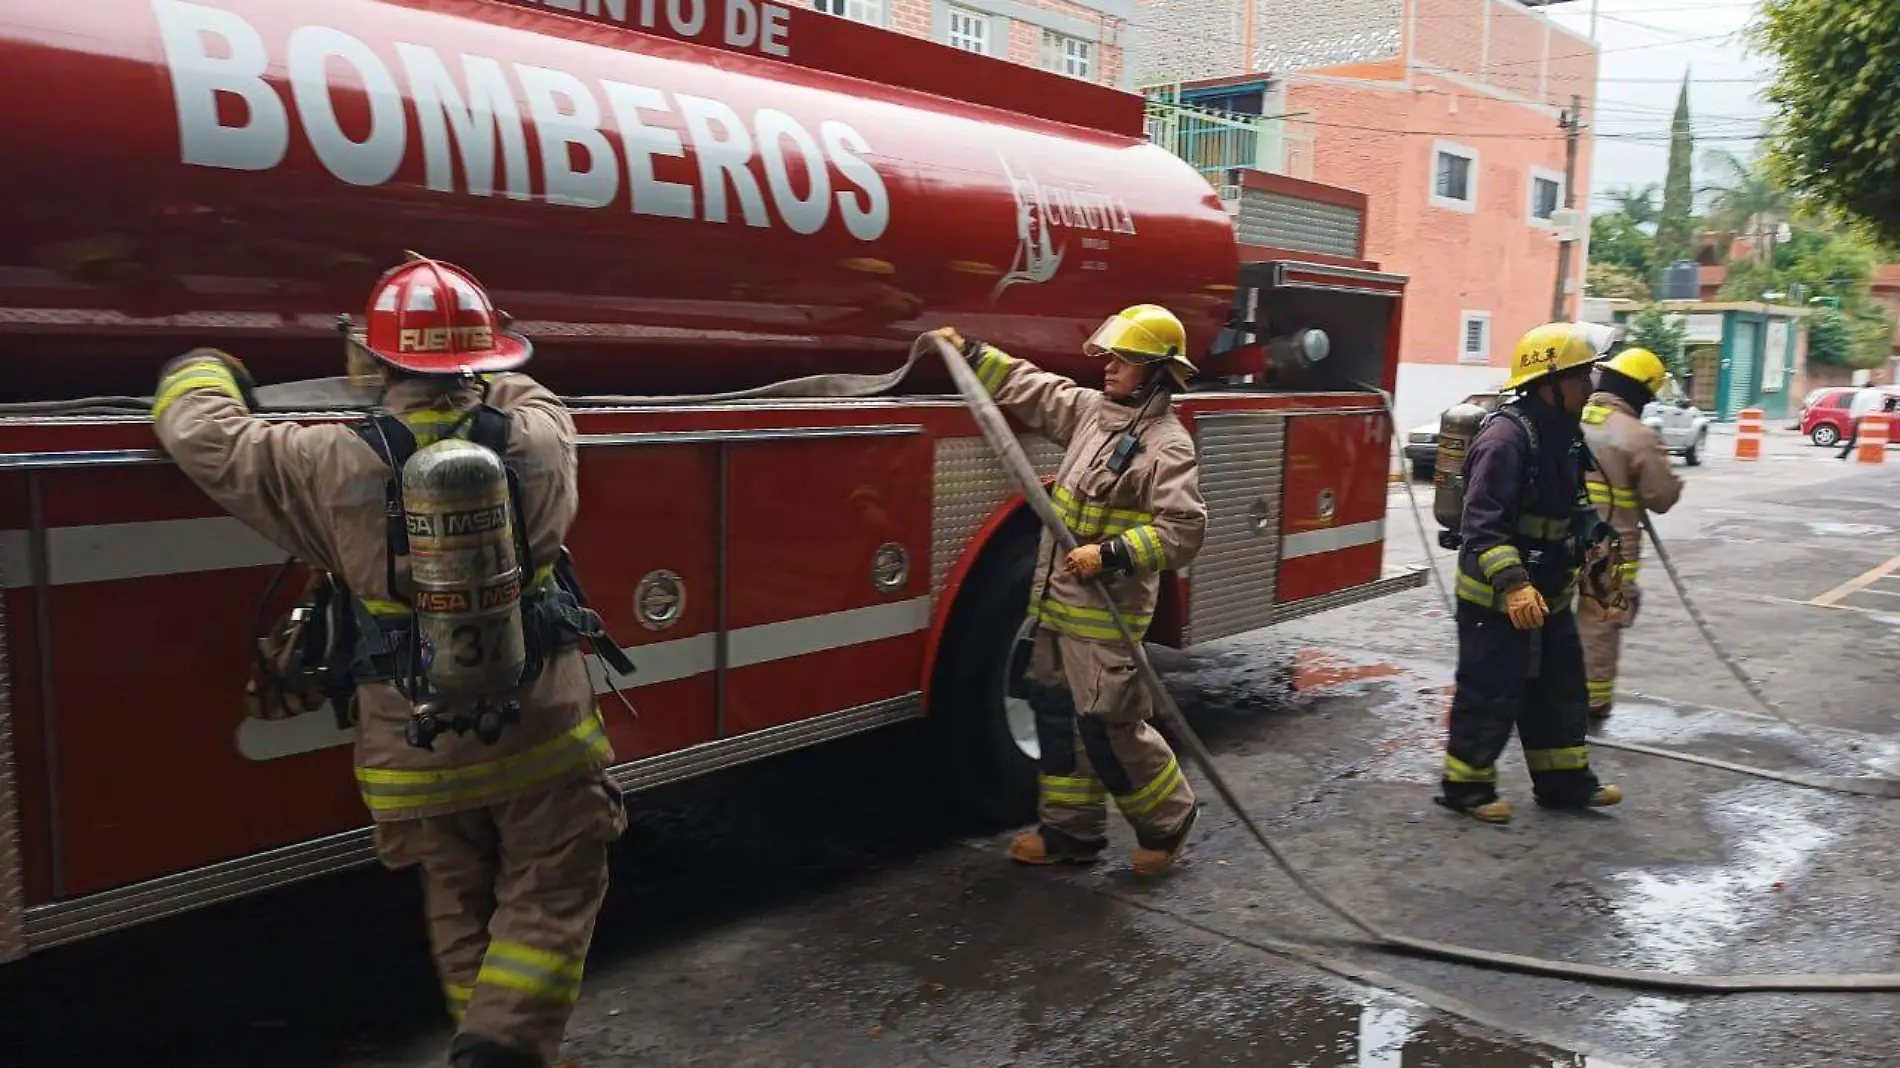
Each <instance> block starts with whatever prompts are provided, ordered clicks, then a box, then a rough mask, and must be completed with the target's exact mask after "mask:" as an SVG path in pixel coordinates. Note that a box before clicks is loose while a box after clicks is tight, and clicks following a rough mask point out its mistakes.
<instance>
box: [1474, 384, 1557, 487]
mask: <svg viewBox="0 0 1900 1068" xmlns="http://www.w3.org/2000/svg"><path fill="white" fill-rule="evenodd" d="M1499 418H1502V419H1508V420H1510V421H1511V422H1513V423H1516V424H1517V426H1518V427H1519V429H1521V430H1523V431H1524V436H1525V437H1526V438H1527V439H1529V441H1530V453H1529V455H1527V456H1526V457H1525V464H1524V466H1525V469H1526V470H1527V471H1528V472H1529V476H1528V477H1527V478H1525V479H1524V493H1523V495H1522V496H1521V497H1520V498H1519V500H1520V501H1521V502H1524V503H1532V502H1535V501H1536V500H1537V499H1538V495H1537V491H1538V487H1539V484H1540V483H1541V482H1542V480H1543V464H1542V463H1540V462H1539V456H1538V453H1539V450H1540V448H1541V446H1542V442H1541V441H1539V440H1538V437H1537V427H1536V425H1535V424H1533V423H1532V422H1531V419H1530V417H1529V416H1527V415H1525V414H1524V413H1523V412H1520V411H1518V410H1517V408H1515V407H1514V406H1512V405H1509V404H1500V405H1498V407H1497V410H1496V411H1493V412H1492V413H1491V414H1490V415H1489V416H1486V417H1485V422H1487V423H1488V422H1490V421H1491V420H1492V419H1499ZM1479 429H1480V430H1482V429H1483V426H1482V425H1481V426H1480V427H1479Z"/></svg>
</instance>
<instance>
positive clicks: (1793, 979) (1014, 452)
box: [913, 334, 1900, 994]
mask: <svg viewBox="0 0 1900 1068" xmlns="http://www.w3.org/2000/svg"><path fill="white" fill-rule="evenodd" d="M926 345H934V346H935V347H936V349H937V353H938V355H939V356H941V357H942V359H943V362H944V364H945V366H946V367H947V368H948V369H949V372H950V376H951V378H952V379H953V380H954V381H955V382H956V385H957V390H958V392H959V393H961V394H962V396H963V400H964V403H965V404H966V405H967V406H968V407H969V410H970V413H971V415H972V416H973V417H974V418H975V420H976V423H977V426H978V427H979V428H980V429H981V430H982V432H983V438H984V440H985V441H987V442H988V443H989V446H990V450H991V452H992V453H994V454H995V456H996V458H997V460H998V461H999V462H1001V463H1002V465H1003V468H1004V470H1005V471H1006V472H1007V473H1008V475H1009V476H1010V478H1011V480H1012V481H1013V482H1014V483H1015V485H1016V487H1017V489H1018V490H1020V491H1021V493H1022V495H1023V500H1024V501H1025V502H1027V503H1028V504H1029V506H1030V508H1031V509H1032V510H1034V511H1035V513H1036V516H1037V518H1038V519H1040V520H1041V521H1042V524H1043V526H1044V527H1045V528H1047V529H1048V531H1049V532H1050V534H1051V536H1053V537H1054V538H1055V539H1056V543H1057V546H1058V551H1060V552H1064V553H1066V552H1068V551H1070V550H1073V549H1074V548H1075V547H1076V546H1077V544H1078V543H1077V541H1076V539H1075V535H1074V534H1073V533H1071V532H1070V530H1069V529H1068V527H1067V526H1066V525H1065V524H1064V523H1063V522H1062V518H1061V517H1060V516H1059V515H1057V513H1056V510H1055V506H1054V505H1053V504H1052V503H1051V502H1050V500H1049V495H1048V493H1047V492H1046V491H1044V490H1043V488H1042V480H1041V479H1039V478H1037V477H1036V472H1035V469H1034V468H1033V467H1032V466H1031V465H1030V463H1029V458H1028V457H1027V456H1025V455H1024V454H1023V450H1022V445H1021V443H1020V442H1018V441H1017V440H1016V435H1015V434H1014V433H1012V432H1011V431H1010V429H1009V425H1008V423H1007V422H1005V420H1004V418H1003V414H1002V412H1000V411H999V410H997V407H996V403H995V401H994V400H992V399H991V398H990V395H989V392H988V390H986V389H984V387H983V385H982V383H980V382H978V381H977V378H976V374H975V372H974V371H973V370H971V368H970V366H969V363H968V361H966V360H965V359H964V358H963V356H962V354H960V353H959V352H957V350H956V349H955V348H953V347H952V346H951V345H950V344H949V343H948V342H946V341H944V340H943V338H941V337H939V336H937V335H933V334H926V335H923V336H921V337H919V338H918V340H917V348H916V349H913V355H915V354H916V353H917V352H919V351H921V350H922V348H923V346H926ZM1379 393H1380V396H1381V398H1382V399H1384V400H1385V404H1386V415H1387V418H1388V419H1390V417H1391V401H1390V398H1387V397H1386V396H1385V394H1384V393H1383V391H1379ZM1408 490H1409V487H1408ZM1427 559H1428V560H1429V559H1430V557H1429V555H1428V556H1427ZM1672 574H1673V572H1672ZM1092 582H1093V586H1094V588H1095V590H1096V592H1097V593H1098V594H1100V596H1101V598H1102V602H1103V603H1104V604H1105V605H1107V606H1108V612H1109V614H1110V616H1111V617H1112V618H1113V619H1114V621H1115V629H1116V631H1117V632H1118V633H1119V634H1120V635H1121V640H1122V644H1123V645H1125V646H1126V647H1127V649H1128V652H1129V655H1130V656H1131V657H1132V658H1133V659H1134V663H1135V669H1136V672H1137V673H1138V674H1139V675H1140V676H1141V681H1142V685H1143V686H1144V687H1146V688H1147V690H1148V692H1149V694H1150V695H1151V696H1152V697H1153V698H1154V701H1155V707H1156V708H1157V709H1158V710H1159V711H1160V714H1161V719H1162V721H1163V722H1164V723H1165V724H1167V726H1168V727H1169V729H1170V730H1171V731H1172V732H1173V733H1174V735H1175V736H1176V737H1177V738H1178V739H1179V740H1180V742H1181V744H1182V748H1184V749H1185V750H1186V751H1187V754H1188V756H1189V758H1190V760H1191V761H1192V762H1193V764H1194V765H1195V766H1196V767H1197V768H1198V769H1199V770H1200V772H1201V774H1202V775H1203V776H1204V777H1205V778H1206V780H1207V782H1208V784H1209V785H1211V786H1212V787H1213V788H1214V792H1215V793H1216V794H1218V795H1219V796H1220V799H1221V800H1222V801H1223V802H1225V803H1226V805H1227V807H1228V809H1229V810H1231V811H1232V812H1233V814H1234V816H1235V818H1236V819H1238V820H1239V821H1240V824H1241V826H1242V827H1244V828H1245V829H1246V831H1247V833H1248V835H1249V837H1251V838H1252V839H1253V840H1254V841H1255V842H1256V843H1258V844H1259V845H1260V847H1261V848H1262V849H1264V850H1265V851H1266V853H1267V855H1268V856H1269V857H1271V858H1272V859H1273V862H1274V864H1275V865H1276V866H1277V867H1278V868H1279V869H1280V871H1281V872H1282V873H1283V874H1285V875H1286V876H1287V878H1288V879H1290V880H1291V881H1292V882H1293V884H1294V885H1295V886H1297V887H1298V888H1299V889H1300V891H1301V892H1303V893H1304V894H1306V895H1307V896H1308V897H1310V898H1312V899H1313V900H1314V901H1315V902H1317V903H1318V904H1320V905H1321V906H1323V907H1324V908H1326V909H1327V911H1329V912H1331V913H1332V914H1333V915H1335V916H1338V917H1339V918H1340V919H1342V920H1344V921H1345V922H1346V923H1347V924H1349V925H1350V926H1351V927H1353V928H1354V929H1355V930H1356V931H1357V932H1358V933H1359V935H1360V939H1359V941H1360V942H1362V943H1363V944H1365V945H1368V946H1371V947H1373V948H1377V949H1384V950H1388V951H1394V952H1399V953H1403V954H1407V955H1411V956H1419V957H1426V958H1432V959H1437V960H1445V961H1452V962H1455V963H1460V964H1470V965H1476V966H1477V967H1480V968H1489V969H1493V970H1500V971H1510V972H1522V973H1525V974H1530V975H1545V976H1552V977H1555V978H1559V979H1580V980H1591V981H1595V982H1601V983H1609V984H1612V985H1616V986H1631V987H1646V988H1650V989H1657V990H1680V991H1692V992H1698V993H1717V994H1736V993H1746V992H1754V991H1783V992H1796V991H1896V990H1900V973H1836V974H1818V975H1817V974H1801V973H1785V974H1760V975H1681V974H1677V973H1674V972H1659V971H1642V970H1636V969H1628V968H1610V967H1604V966H1602V965H1595V964H1580V963H1576V962H1573V961H1559V960H1546V959H1544V958H1541V957H1529V956H1522V955H1519V954H1515V953H1501V952H1498V951H1495V950H1488V949H1478V948H1475V947H1471V946H1460V945H1454V944H1451V943H1448V942H1436V941H1432V940H1430V939H1424V938H1414V937H1412V936H1411V935H1406V934H1400V933H1396V932H1392V931H1387V930H1385V929H1384V928H1381V927H1379V926H1378V925H1376V924H1375V923H1373V922H1372V921H1371V920H1369V919H1367V918H1366V917H1364V916H1362V915H1360V914H1359V913H1358V912H1356V911H1354V910H1353V909H1352V908H1351V907H1349V906H1347V905H1346V904H1344V903H1343V902H1341V901H1339V900H1338V899H1336V898H1334V897H1333V896H1332V895H1330V894H1328V893H1327V892H1326V891H1325V890H1324V889H1322V888H1321V887H1319V886H1318V885H1317V884H1316V883H1314V882H1313V881H1312V880H1311V879H1309V878H1308V877H1307V876H1306V875H1305V874H1304V873H1303V872H1302V871H1301V870H1300V869H1299V868H1297V867H1296V866H1295V865H1294V864H1293V862H1292V861H1290V860H1288V859H1287V857H1286V854H1285V853H1283V852H1282V851H1281V850H1280V848H1279V846H1278V845H1277V844H1275V842H1274V841H1273V838H1272V837H1271V836H1269V835H1268V834H1267V833H1266V831H1265V830H1263V829H1262V828H1261V826H1260V824H1259V823H1258V822H1257V821H1256V820H1255V819H1254V818H1253V816H1252V814H1251V813H1250V812H1249V811H1248V810H1247V807H1246V806H1245V805H1244V804H1242V803H1241V801H1240V799H1239V798H1238V797H1237V796H1235V794H1234V791H1233V789H1232V787H1230V786H1229V785H1228V783H1227V780H1226V777H1225V776H1223V775H1222V774H1221V771H1220V768H1219V767H1218V766H1217V765H1216V764H1215V762H1214V758H1213V756H1212V754H1210V753H1209V752H1208V750H1207V747H1206V745H1205V744H1203V743H1202V741H1201V739H1200V736H1199V735H1198V734H1196V733H1195V731H1194V729H1193V728H1192V727H1190V726H1189V725H1188V722H1187V720H1186V718H1185V717H1184V716H1182V714H1181V709H1180V707H1179V706H1177V705H1176V704H1175V702H1174V698H1173V697H1172V696H1171V695H1170V694H1169V693H1168V690H1167V687H1165V686H1164V685H1162V682H1161V676H1160V675H1159V674H1158V673H1157V672H1156V671H1155V668H1154V664H1153V663H1152V662H1151V661H1150V660H1149V659H1148V653H1147V650H1146V648H1145V647H1144V646H1143V645H1142V643H1141V641H1140V640H1139V639H1137V638H1136V637H1135V636H1134V633H1133V632H1132V631H1131V630H1129V628H1128V621H1127V619H1126V618H1125V617H1124V616H1123V615H1122V612H1121V608H1120V606H1118V605H1117V604H1116V603H1115V600H1114V598H1113V597H1111V596H1110V595H1109V591H1108V587H1107V584H1106V583H1104V582H1103V581H1102V579H1101V578H1100V577H1099V576H1098V577H1096V578H1095V579H1094V580H1092Z"/></svg>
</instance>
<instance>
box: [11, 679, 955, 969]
mask: <svg viewBox="0 0 1900 1068" xmlns="http://www.w3.org/2000/svg"><path fill="white" fill-rule="evenodd" d="M922 698H923V695H922V694H921V693H916V692H913V693H909V694H905V695H903V696H901V697H893V698H890V699H888V700H884V701H877V702H873V703H871V704H868V705H860V706H859V707H857V708H847V709H845V710H843V711H841V712H831V713H828V714H826V715H822V716H814V717H812V718H811V719H805V720H799V721H798V722H796V723H787V724H784V725H783V726H778V727H771V728H768V729H766V730H761V731H752V732H750V733H747V734H741V735H737V736H735V737H732V738H722V739H718V740H716V741H711V742H706V743H703V744H701V745H696V746H692V747H690V748H687V749H682V750H679V751H678V752H673V753H662V754H659V755H657V756H650V757H644V758H642V759H640V760H635V761H631V762H629V763H626V764H621V765H618V766H616V767H613V768H610V769H609V772H608V773H609V774H610V775H612V776H613V778H614V781H615V782H617V783H619V784H620V786H621V788H622V789H625V790H629V791H633V792H638V791H642V790H650V789H653V788H655V787H659V786H665V785H668V784H670V783H675V782H681V781H684V780H686V779H691V778H695V777H697V776H700V775H704V774H706V773H708V772H713V771H720V770H723V769H726V768H731V767H737V766H739V765H741V764H748V763H751V762H752V761H755V760H762V759H764V758H766V757H770V756H776V755H778V754H781V753H788V752H791V751H793V750H795V749H803V748H805V747H807V746H811V745H816V744H818V743H820V742H827V741H832V740H835V739H838V738H843V737H846V736H848V735H852V734H859V733H862V732H864V731H869V730H874V729H876V728H878V727H884V726H889V725H891V724H894V723H899V722H902V721H903V720H907V719H915V718H917V717H918V716H921V715H922V714H923V700H922ZM374 859H375V850H374V846H373V845H372V844H371V831H370V828H368V827H359V828H356V829H354V830H349V831H343V832H340V833H338V834H333V835H329V836H327V837H324V838H316V839H312V840H310V841H308V842H297V843H294V844H292V845H287V846H281V847H279V848H277V849H272V850H269V851H267V852H263V853H257V854H253V855H250V856H244V857H238V858H236V859H233V860H227V861H220V862H219V863H216V864H209V865H206V866H204V867H201V868H193V869H192V870H190V871H184V872H179V873H177V874H175V875H167V876H163V877H161V878H157V879H150V880H147V881H145V882H142V883H134V884H133V885H131V886H124V887H119V888H117V889H114V890H103V891H100V892H99V893H96V894H88V895H86V896H84V897H80V898H75V899H74V900H72V901H61V902H56V903H54V904H50V905H36V906H33V907H31V908H28V909H27V910H26V924H25V927H26V943H27V945H29V946H31V947H32V948H33V949H34V950H42V949H50V948H52V947H53V946H57V945H63V944H65V943H68V942H77V941H79V940H80V939H82V938H88V937H91V936H94V935H101V934H106V933H108V932H111V931H116V930H120V929H123V928H126V927H131V926H134V925H136V924H139V923H143V922H146V921H148V920H156V919H160V918H163V917H166V916H172V915H176V914H178V913H181V912H186V911H189V910H191V909H196V908H202V907H204V906H207V905H215V904H218V903H220V902H224V901H230V900H232V899H234V898H238V897H243V896H245V895H247V894H250V893H253V892H256V891H260V890H266V889H269V888H272V887H277V886H285V885H289V884H291V883H295V882H301V881H303V880H305V879H311V878H315V877H317V876H320V875H327V874H329V873H331V872H336V871H342V870H344V869H346V868H351V867H355V866H357V865H360V864H367V863H369V862H371V861H373V860H374Z"/></svg>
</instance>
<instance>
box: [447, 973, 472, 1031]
mask: <svg viewBox="0 0 1900 1068" xmlns="http://www.w3.org/2000/svg"><path fill="white" fill-rule="evenodd" d="M442 996H443V997H444V998H445V999H446V1000H447V1001H448V1004H449V1015H450V1016H453V1017H455V1022H456V1023H461V1022H462V1016H463V1014H465V1013H467V1012H468V999H469V998H471V997H474V996H475V988H474V987H471V986H462V985H460V984H458V983H444V984H442Z"/></svg>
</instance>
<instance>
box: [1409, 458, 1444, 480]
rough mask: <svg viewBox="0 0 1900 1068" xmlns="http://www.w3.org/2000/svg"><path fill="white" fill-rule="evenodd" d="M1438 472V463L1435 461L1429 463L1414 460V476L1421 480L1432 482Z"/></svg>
mask: <svg viewBox="0 0 1900 1068" xmlns="http://www.w3.org/2000/svg"><path fill="white" fill-rule="evenodd" d="M1437 473H1438V465H1437V464H1435V463H1432V464H1428V463H1426V462H1425V461H1423V460H1414V461H1412V477H1413V478H1414V479H1417V480H1418V481H1420V482H1430V481H1431V480H1432V476H1433V475H1435V474H1437Z"/></svg>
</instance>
